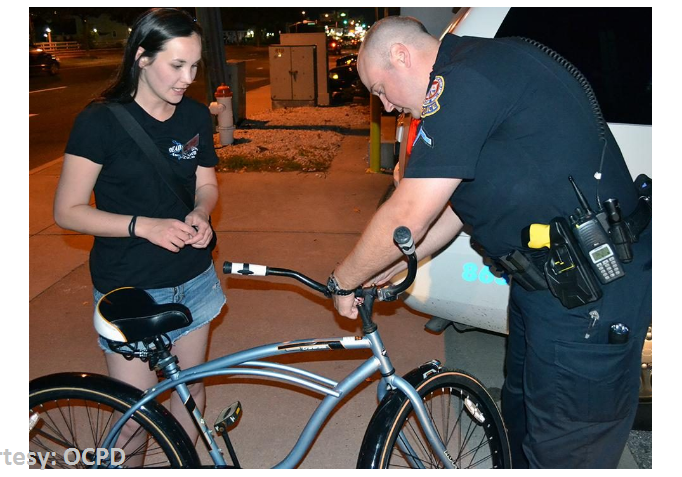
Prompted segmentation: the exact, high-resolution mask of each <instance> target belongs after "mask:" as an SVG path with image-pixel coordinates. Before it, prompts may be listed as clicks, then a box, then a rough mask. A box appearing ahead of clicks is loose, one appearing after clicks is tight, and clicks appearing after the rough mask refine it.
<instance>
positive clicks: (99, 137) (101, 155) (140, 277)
mask: <svg viewBox="0 0 682 477" xmlns="http://www.w3.org/2000/svg"><path fill="white" fill-rule="evenodd" d="M125 108H126V109H127V110H128V111H129V112H130V113H131V114H132V115H133V117H134V118H135V119H136V120H137V121H138V122H139V123H140V125H141V126H142V127H143V129H144V130H145V131H146V132H147V134H149V136H150V137H151V138H152V139H153V141H154V143H155V144H156V145H157V146H158V148H159V150H160V151H161V152H162V153H163V155H164V156H165V157H166V158H168V161H169V162H170V164H171V168H172V170H173V172H174V173H175V174H177V175H178V176H179V177H180V178H181V183H182V184H183V185H184V186H185V187H186V188H187V190H188V191H190V195H191V196H192V197H193V196H194V191H195V190H196V168H197V166H202V167H212V166H215V165H216V164H217V163H218V158H217V156H216V154H215V149H214V147H213V123H212V120H211V116H210V113H209V111H208V108H207V107H206V106H204V105H202V104H200V103H198V102H196V101H194V100H192V99H191V98H186V97H185V98H183V99H182V101H180V103H178V105H177V106H176V109H175V112H174V113H173V116H171V117H170V118H169V119H168V120H166V121H157V120H156V119H154V118H153V117H152V116H150V115H149V114H147V113H146V112H145V111H144V109H142V108H141V107H140V106H139V105H138V104H137V103H136V102H135V101H132V102H130V103H126V104H125ZM66 153H68V154H73V155H76V156H81V157H84V158H87V159H89V160H91V161H93V162H95V163H97V164H101V165H102V170H101V172H100V174H99V176H98V178H97V182H96V183H95V188H94V192H95V202H96V206H97V208H98V209H100V210H105V211H107V212H112V213H115V214H127V215H140V216H144V217H154V218H175V219H178V220H182V221H184V219H185V217H186V216H187V214H188V213H189V211H188V210H187V207H186V206H185V205H184V204H183V203H182V202H181V201H180V200H179V199H178V198H177V197H176V196H175V195H174V194H173V192H172V191H171V190H170V188H169V187H168V186H167V185H166V184H165V183H164V182H163V180H162V179H161V177H160V176H159V174H158V172H156V170H155V169H154V166H153V165H152V163H151V161H150V159H149V158H148V157H147V156H146V155H145V154H144V153H143V152H142V150H141V149H140V148H139V146H138V145H137V143H135V141H134V140H133V139H132V138H131V137H130V135H129V134H128V133H127V132H126V131H125V130H124V129H123V127H122V126H121V124H120V123H119V122H118V120H117V119H116V118H115V117H114V116H113V114H112V113H111V111H110V110H109V109H108V108H107V107H106V105H104V104H101V103H93V104H91V105H89V106H88V107H86V108H85V109H84V110H83V111H82V112H81V113H80V114H79V115H78V117H77V118H76V121H75V123H74V126H73V129H72V130H71V135H70V137H69V141H68V143H67V145H66ZM210 263H211V251H210V250H208V249H198V248H194V247H191V246H190V247H184V248H182V249H181V250H180V251H179V252H178V253H173V252H170V251H168V250H166V249H164V248H162V247H159V246H157V245H154V244H152V243H151V242H149V241H147V240H145V239H142V238H135V239H133V238H128V237H124V238H123V237H122V238H118V237H116V238H111V237H95V243H94V246H93V248H92V251H91V252H90V273H91V275H92V281H93V284H94V285H95V288H97V289H98V290H99V291H101V292H103V293H106V292H108V291H110V290H112V289H115V288H118V287H122V286H135V287H141V288H162V287H171V286H177V285H180V284H182V283H184V282H186V281H188V280H190V279H192V278H194V277H196V276H197V275H199V274H200V273H202V272H203V271H204V270H206V268H208V266H209V264H210Z"/></svg>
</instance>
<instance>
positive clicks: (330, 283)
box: [327, 272, 355, 296]
mask: <svg viewBox="0 0 682 477" xmlns="http://www.w3.org/2000/svg"><path fill="white" fill-rule="evenodd" d="M327 290H329V293H331V294H332V295H341V296H347V295H351V294H353V293H355V290H344V289H343V288H341V287H340V286H339V282H337V281H336V277H335V276H334V272H332V273H331V275H329V278H328V279H327Z"/></svg>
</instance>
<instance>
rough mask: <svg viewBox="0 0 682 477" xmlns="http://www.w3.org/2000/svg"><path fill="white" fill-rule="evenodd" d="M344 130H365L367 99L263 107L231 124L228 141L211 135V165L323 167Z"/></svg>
mask: <svg viewBox="0 0 682 477" xmlns="http://www.w3.org/2000/svg"><path fill="white" fill-rule="evenodd" d="M349 134H369V106H368V105H365V104H349V105H344V106H335V107H302V108H282V109H275V110H268V111H265V112H263V113H261V114H257V115H254V116H253V117H251V118H249V119H247V120H245V121H244V122H243V123H242V124H241V125H240V126H239V127H238V128H237V129H235V131H234V138H235V142H234V144H232V145H229V146H224V147H221V145H220V136H219V135H218V134H216V135H215V136H214V143H215V144H216V153H217V154H218V158H219V160H220V162H219V163H218V167H217V168H216V170H217V171H218V172H245V171H271V172H285V171H300V172H322V171H326V170H327V169H328V168H329V166H330V165H331V163H332V160H333V159H334V156H335V155H336V153H337V152H338V150H339V148H340V147H341V141H342V139H343V136H344V135H349Z"/></svg>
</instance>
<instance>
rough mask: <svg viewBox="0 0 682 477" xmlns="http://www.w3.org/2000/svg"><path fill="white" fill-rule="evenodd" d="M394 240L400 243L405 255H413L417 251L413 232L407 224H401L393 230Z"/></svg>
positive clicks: (399, 245)
mask: <svg viewBox="0 0 682 477" xmlns="http://www.w3.org/2000/svg"><path fill="white" fill-rule="evenodd" d="M393 241H394V242H395V243H396V244H397V245H398V248H400V251H401V252H403V253H404V254H405V255H412V254H413V253H414V252H415V246H414V240H413V239H412V232H410V229H408V228H407V227H405V226H400V227H398V228H396V229H395V230H394V231H393Z"/></svg>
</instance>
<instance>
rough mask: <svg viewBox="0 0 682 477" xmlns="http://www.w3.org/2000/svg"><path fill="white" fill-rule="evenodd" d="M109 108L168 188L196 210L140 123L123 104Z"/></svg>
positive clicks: (110, 104)
mask: <svg viewBox="0 0 682 477" xmlns="http://www.w3.org/2000/svg"><path fill="white" fill-rule="evenodd" d="M106 105H107V107H108V108H109V109H110V110H111V112H112V113H114V116H115V117H116V119H118V121H119V122H120V123H121V126H123V129H125V130H126V132H127V133H128V134H130V137H132V138H133V140H134V141H135V142H136V143H137V145H138V146H140V149H142V152H144V153H145V155H146V156H147V157H148V158H149V160H150V162H151V163H152V165H153V166H154V169H156V172H158V174H159V175H160V176H161V179H163V181H164V183H165V184H166V185H167V186H168V188H169V189H170V190H171V191H172V192H173V194H175V196H176V197H177V198H178V199H180V202H182V203H183V204H185V206H186V207H187V208H188V209H189V210H190V212H191V211H192V210H194V200H193V198H192V197H191V196H190V194H189V193H188V192H187V189H185V188H184V187H183V186H182V185H181V184H180V183H179V182H178V181H177V176H176V175H175V174H174V173H173V171H172V170H171V167H170V164H169V163H168V160H167V159H166V158H165V157H163V155H162V154H161V151H159V149H158V148H157V147H156V144H154V142H153V141H152V139H151V138H150V137H149V134H147V133H146V132H145V130H144V129H142V126H140V123H138V122H137V121H136V120H135V118H134V117H133V116H132V115H131V114H130V113H129V112H128V111H127V110H126V109H125V108H124V107H123V105H122V104H121V103H106Z"/></svg>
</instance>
